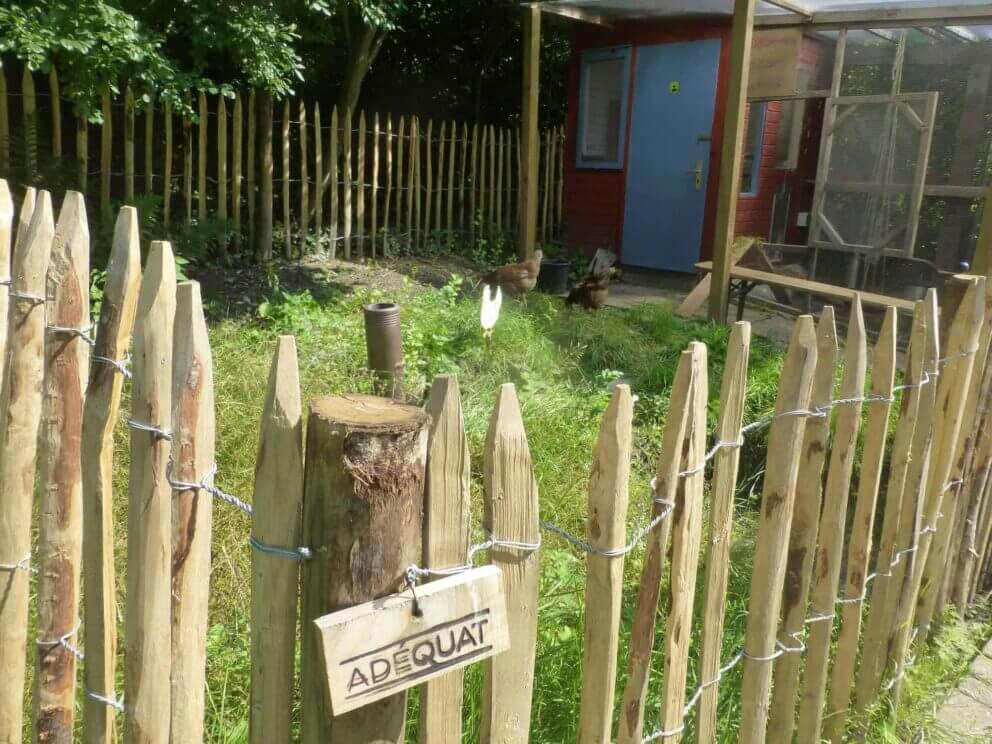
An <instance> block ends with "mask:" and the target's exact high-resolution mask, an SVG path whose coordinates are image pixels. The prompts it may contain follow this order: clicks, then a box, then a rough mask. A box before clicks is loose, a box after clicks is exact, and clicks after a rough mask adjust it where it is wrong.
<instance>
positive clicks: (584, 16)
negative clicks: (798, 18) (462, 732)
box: [525, 0, 784, 28]
mask: <svg viewBox="0 0 992 744" xmlns="http://www.w3.org/2000/svg"><path fill="white" fill-rule="evenodd" d="M783 1H784V0H783ZM527 6H531V7H534V6H536V7H537V8H538V10H542V11H544V12H545V13H551V14H553V15H557V16H561V17H562V18H569V19H571V20H573V21H581V22H582V23H592V24H594V25H596V26H603V27H605V28H613V21H611V20H610V19H609V18H607V17H606V16H605V15H603V14H602V13H593V12H591V11H588V10H585V9H583V8H576V7H574V6H571V5H563V4H562V3H556V2H546V3H527V4H526V5H525V7H527Z"/></svg>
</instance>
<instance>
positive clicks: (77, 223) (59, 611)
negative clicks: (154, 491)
mask: <svg viewBox="0 0 992 744" xmlns="http://www.w3.org/2000/svg"><path fill="white" fill-rule="evenodd" d="M89 279H90V231H89V225H88V224H87V222H86V203H85V201H84V200H83V195H82V194H80V193H79V192H78V191H69V192H67V193H66V195H65V199H64V200H63V202H62V209H61V211H60V212H59V221H58V225H57V226H56V228H55V239H54V240H53V241H52V254H51V258H50V261H49V265H48V282H47V284H48V287H47V290H46V296H47V298H48V312H47V315H48V317H47V323H48V328H47V332H48V335H47V336H46V340H45V377H44V395H43V398H42V401H43V402H42V419H41V430H40V433H39V455H40V458H39V481H40V484H41V488H40V489H39V490H38V497H39V498H38V513H39V525H38V589H37V591H38V627H37V634H38V639H39V642H38V656H37V668H36V673H35V686H34V692H35V696H34V721H35V735H36V736H37V740H38V741H66V742H68V741H71V740H72V738H73V721H74V719H75V703H76V656H75V655H74V654H73V653H72V652H71V651H70V650H69V649H68V648H66V647H65V646H64V645H62V644H59V643H58V639H59V638H67V639H68V641H69V643H70V644H74V645H76V646H78V644H79V632H78V630H79V626H78V623H77V618H78V617H79V573H80V564H81V562H82V552H83V544H82V543H83V480H82V462H81V459H80V443H81V439H82V431H83V397H84V390H85V386H86V374H87V371H88V369H89V367H88V365H89V360H90V347H89V346H88V345H87V344H86V341H85V340H84V338H83V337H82V336H80V335H79V333H75V332H63V331H56V330H54V329H53V327H57V328H67V329H68V328H72V329H79V330H80V332H82V333H84V334H86V333H88V331H87V330H85V329H87V328H88V326H89V319H90V292H89ZM49 639H52V642H49Z"/></svg>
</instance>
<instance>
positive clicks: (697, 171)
mask: <svg viewBox="0 0 992 744" xmlns="http://www.w3.org/2000/svg"><path fill="white" fill-rule="evenodd" d="M686 173H692V174H693V175H695V177H696V191H699V190H700V189H702V188H703V161H702V160H697V161H696V167H695V168H690V169H689V170H687V171H686Z"/></svg>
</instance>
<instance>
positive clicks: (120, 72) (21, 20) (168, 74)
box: [0, 0, 204, 122]
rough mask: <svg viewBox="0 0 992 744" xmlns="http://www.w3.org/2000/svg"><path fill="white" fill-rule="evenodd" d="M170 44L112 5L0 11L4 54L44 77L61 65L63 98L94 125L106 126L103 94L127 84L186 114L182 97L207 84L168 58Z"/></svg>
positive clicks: (104, 0) (38, 5)
mask: <svg viewBox="0 0 992 744" xmlns="http://www.w3.org/2000/svg"><path fill="white" fill-rule="evenodd" d="M165 42H166V39H165V36H164V35H162V34H160V33H156V32H155V31H154V30H152V29H149V28H147V27H145V26H144V25H142V24H141V23H140V21H139V20H138V19H137V18H135V17H134V16H132V15H131V14H130V13H128V12H127V11H125V10H124V9H122V8H121V7H119V5H117V4H115V3H113V2H110V0H55V1H54V2H41V1H39V0H33V1H30V2H27V3H24V4H20V5H7V6H3V7H0V52H11V53H13V54H15V55H16V56H17V57H18V58H20V59H22V60H24V61H25V62H27V64H28V65H30V66H31V68H32V69H35V70H41V71H43V72H47V71H48V69H49V68H50V67H51V65H52V64H57V65H58V67H59V72H60V76H61V82H62V91H63V95H65V96H66V97H67V98H69V99H70V100H71V101H73V102H74V103H75V104H76V107H77V109H78V110H79V112H80V113H82V114H83V115H85V116H87V117H89V118H90V120H91V121H94V122H98V121H100V120H101V116H100V109H99V100H100V96H101V95H102V93H103V92H104V91H105V90H108V89H109V90H111V91H114V92H117V85H118V83H119V82H120V81H121V80H124V79H130V80H131V81H132V84H133V85H134V86H135V87H136V88H137V89H138V90H155V91H158V92H159V94H160V95H161V96H162V97H163V98H165V99H167V100H169V101H171V102H172V103H173V105H174V106H175V107H176V108H177V109H178V110H182V109H183V108H184V102H183V96H182V91H183V90H185V89H186V88H190V87H201V86H202V85H203V82H204V81H203V80H201V79H200V78H198V77H197V76H195V75H193V74H190V73H187V72H183V71H181V70H180V69H179V68H178V67H177V66H176V64H175V63H174V62H173V61H172V60H171V59H169V58H168V56H167V55H166V54H165V52H164V45H165Z"/></svg>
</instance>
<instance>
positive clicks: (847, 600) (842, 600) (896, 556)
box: [836, 481, 954, 605]
mask: <svg viewBox="0 0 992 744" xmlns="http://www.w3.org/2000/svg"><path fill="white" fill-rule="evenodd" d="M953 483H954V482H953V481H952V483H951V484H948V486H945V487H944V490H947V488H948V487H950V486H951V485H952V484H953ZM943 516H944V512H938V513H937V520H936V521H940V519H941V518H942V517H943ZM936 531H937V524H936V522H934V524H928V525H924V526H923V527H922V528H920V530H919V531H918V532H917V533H916V534H915V535H913V545H911V546H910V547H908V548H903V549H902V550H897V551H896V552H895V553H893V558H892V560H891V561H889V565H888V566H887V567H886V568H885V570H884V571H882V570H880V569H879V568H878V567H877V566H876V567H875V570H874V571H873V572H872V573H870V574H868V576H866V577H865V583H864V589H863V590H862V592H861V594H860V595H859V596H857V597H838V598H837V600H836V604H838V605H846V604H858V603H859V602H864V601H865V600H866V599H868V585H869V584H870V583H871V582H872V581H874V580H875V579H879V578H884V579H891V578H892V569H894V568H895V567H896V566H898V565H899V563H900V562H901V561H902V557H903V556H904V555H909V554H911V553H915V552H916V550H917V548H919V547H920V546H919V544H918V543H917V542H916V541H917V539H919V538H920V537H922V536H923V535H929V534H933V533H935V532H936Z"/></svg>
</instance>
